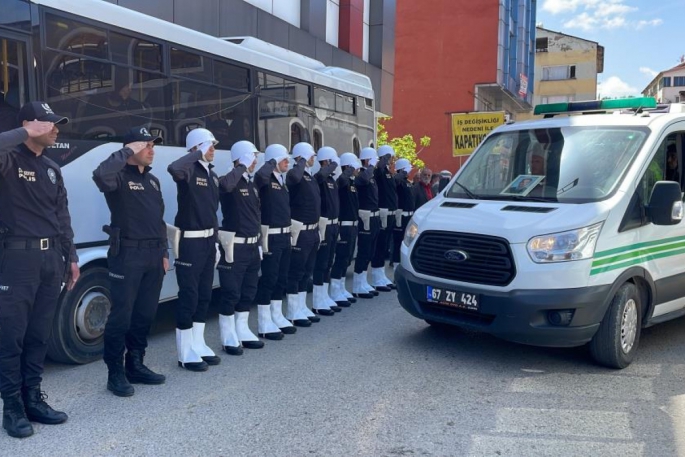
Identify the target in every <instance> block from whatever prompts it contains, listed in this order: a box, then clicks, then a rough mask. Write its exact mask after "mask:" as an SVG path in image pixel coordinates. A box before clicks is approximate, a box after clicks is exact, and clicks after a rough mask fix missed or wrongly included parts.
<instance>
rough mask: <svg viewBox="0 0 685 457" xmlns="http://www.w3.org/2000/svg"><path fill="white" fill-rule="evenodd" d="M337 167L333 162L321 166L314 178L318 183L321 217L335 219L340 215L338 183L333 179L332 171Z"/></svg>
mask: <svg viewBox="0 0 685 457" xmlns="http://www.w3.org/2000/svg"><path fill="white" fill-rule="evenodd" d="M337 167H338V164H336V163H335V162H333V163H331V164H329V165H327V166H326V167H325V168H321V169H320V170H319V171H318V172H317V173H316V174H315V175H314V179H316V182H317V183H318V185H319V193H320V194H321V217H325V218H327V219H337V218H338V216H339V215H340V197H339V196H338V184H337V183H336V182H335V179H333V176H332V175H333V172H334V171H335V169H336V168H337Z"/></svg>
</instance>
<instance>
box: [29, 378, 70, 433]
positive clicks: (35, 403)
mask: <svg viewBox="0 0 685 457" xmlns="http://www.w3.org/2000/svg"><path fill="white" fill-rule="evenodd" d="M21 393H22V397H23V398H24V408H25V409H26V417H28V418H29V420H30V421H31V422H38V423H40V424H48V425H54V424H61V423H62V422H66V421H67V419H68V418H69V416H67V414H66V413H63V412H61V411H55V410H54V409H52V408H51V407H50V405H48V404H47V403H46V402H45V400H47V399H48V396H47V394H46V393H45V392H41V390H40V386H36V387H24V388H23V389H22V392H21Z"/></svg>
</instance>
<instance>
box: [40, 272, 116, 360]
mask: <svg viewBox="0 0 685 457" xmlns="http://www.w3.org/2000/svg"><path fill="white" fill-rule="evenodd" d="M108 274H109V273H108V270H107V268H103V267H101V266H95V267H91V268H87V269H85V270H84V271H83V272H82V273H81V276H80V277H79V279H78V281H77V282H76V285H75V286H74V288H73V289H72V290H70V291H67V289H66V287H65V288H64V290H63V291H62V294H61V295H60V300H59V302H58V304H57V310H56V313H55V318H54V320H53V324H52V334H51V335H50V339H49V340H48V357H50V359H52V360H53V361H55V362H60V363H68V364H84V363H90V362H93V361H95V360H98V359H100V358H101V357H102V352H103V349H104V335H103V334H102V332H103V331H104V324H105V323H106V321H107V316H108V314H109V304H111V303H112V299H111V296H110V293H109V276H108ZM84 298H85V299H86V300H85V301H84ZM89 304H90V306H88V305H89ZM84 322H86V323H87V325H83V323H84ZM80 323H81V326H79V324H80ZM81 327H82V328H81Z"/></svg>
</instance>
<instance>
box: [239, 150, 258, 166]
mask: <svg viewBox="0 0 685 457" xmlns="http://www.w3.org/2000/svg"><path fill="white" fill-rule="evenodd" d="M255 158H256V157H255V155H254V152H248V153H247V154H243V156H242V157H241V158H239V159H238V163H239V164H240V165H245V168H250V167H251V166H252V164H253V163H254V161H255Z"/></svg>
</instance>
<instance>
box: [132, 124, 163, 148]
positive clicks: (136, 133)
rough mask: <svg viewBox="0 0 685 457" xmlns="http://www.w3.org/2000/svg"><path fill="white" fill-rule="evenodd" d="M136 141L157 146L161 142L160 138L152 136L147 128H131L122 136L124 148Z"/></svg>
mask: <svg viewBox="0 0 685 457" xmlns="http://www.w3.org/2000/svg"><path fill="white" fill-rule="evenodd" d="M136 141H145V142H149V141H152V142H153V143H155V144H159V143H161V142H162V137H161V136H157V137H155V136H152V135H151V134H150V132H149V131H148V129H147V127H143V126H141V127H133V128H132V129H131V130H129V131H128V132H126V135H124V146H126V145H127V144H129V143H135V142H136Z"/></svg>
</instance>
